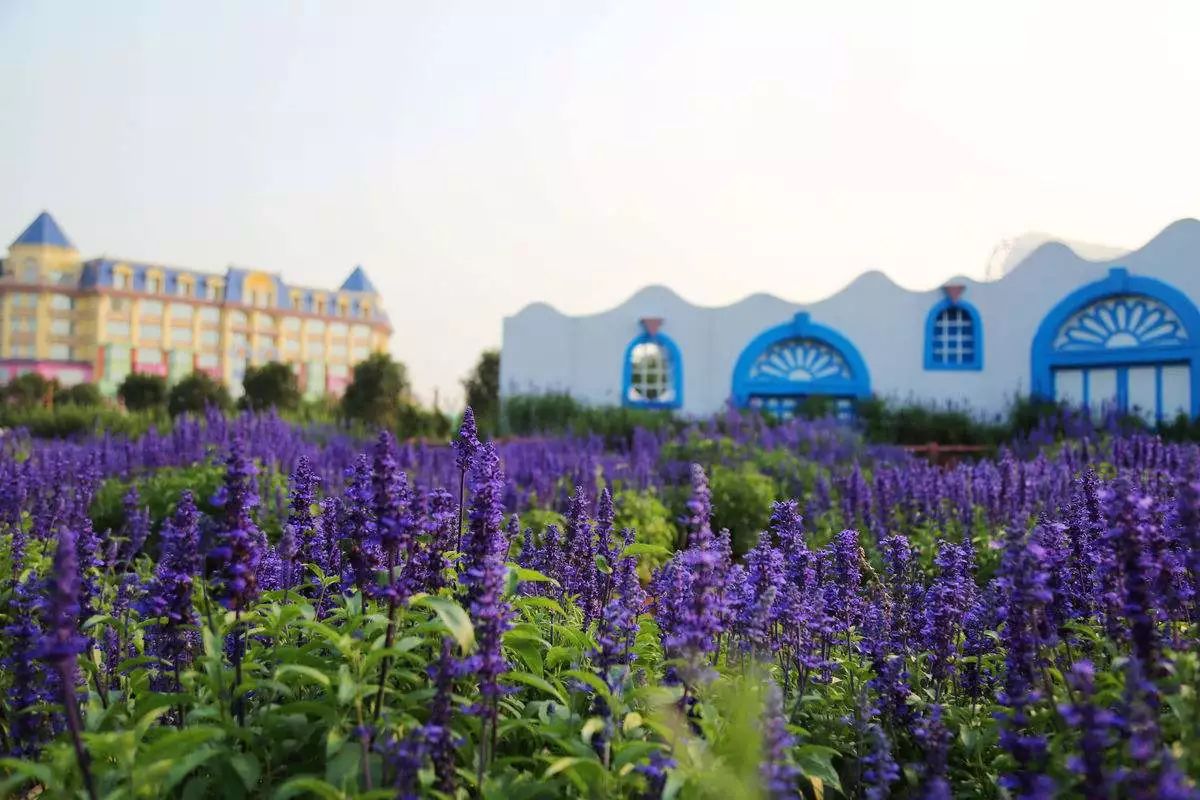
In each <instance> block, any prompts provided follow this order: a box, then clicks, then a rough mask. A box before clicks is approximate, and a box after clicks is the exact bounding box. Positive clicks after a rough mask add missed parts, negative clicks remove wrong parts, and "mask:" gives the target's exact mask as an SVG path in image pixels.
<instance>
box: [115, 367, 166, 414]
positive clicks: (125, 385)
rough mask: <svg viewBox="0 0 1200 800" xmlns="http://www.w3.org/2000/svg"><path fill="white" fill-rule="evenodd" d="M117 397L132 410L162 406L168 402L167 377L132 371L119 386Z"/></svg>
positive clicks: (146, 409) (144, 409) (145, 409)
mask: <svg viewBox="0 0 1200 800" xmlns="http://www.w3.org/2000/svg"><path fill="white" fill-rule="evenodd" d="M117 397H119V398H120V399H121V402H122V403H123V404H124V405H125V407H126V408H127V409H129V410H130V411H148V410H150V409H154V408H161V407H162V406H163V405H164V404H165V403H166V402H167V379H166V378H164V377H162V376H161V375H149V374H147V373H144V372H131V373H129V374H128V375H126V376H125V379H124V380H123V381H121V385H120V386H118V387H117Z"/></svg>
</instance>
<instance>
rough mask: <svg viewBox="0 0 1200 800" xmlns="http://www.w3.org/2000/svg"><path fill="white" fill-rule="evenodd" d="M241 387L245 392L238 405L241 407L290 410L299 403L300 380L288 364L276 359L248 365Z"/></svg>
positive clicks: (260, 409)
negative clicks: (261, 363) (254, 365)
mask: <svg viewBox="0 0 1200 800" xmlns="http://www.w3.org/2000/svg"><path fill="white" fill-rule="evenodd" d="M242 388H243V389H244V390H245V392H246V393H245V394H244V395H242V399H241V402H240V403H239V405H241V406H242V407H243V408H249V409H253V410H255V411H262V410H265V409H268V408H274V409H277V410H279V411H292V410H294V409H296V408H297V407H299V405H300V381H299V380H298V379H297V378H296V373H295V372H294V371H293V370H292V368H291V367H290V366H288V365H287V364H282V363H280V362H278V361H270V362H268V363H266V364H263V365H262V366H258V367H248V368H247V369H246V375H245V377H244V378H242Z"/></svg>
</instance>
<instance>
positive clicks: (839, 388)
mask: <svg viewBox="0 0 1200 800" xmlns="http://www.w3.org/2000/svg"><path fill="white" fill-rule="evenodd" d="M789 339H811V340H813V341H816V342H820V343H822V344H825V345H827V346H828V347H830V348H832V349H834V350H836V351H838V353H840V354H841V356H842V358H844V359H845V360H846V365H847V366H848V367H849V368H850V375H851V377H850V378H825V379H822V380H816V381H810V382H807V383H802V384H801V383H796V382H795V381H788V380H773V381H765V380H762V379H758V380H751V378H750V369H751V367H753V366H754V363H755V362H756V361H757V360H758V358H759V356H761V355H762V354H763V353H765V352H766V351H767V350H768V349H769V348H770V347H771V346H772V345H775V344H777V343H779V342H784V341H788V340H789ZM797 395H806V396H807V395H831V396H835V397H854V398H859V399H863V398H867V397H870V396H871V376H870V373H869V372H868V371H867V363H866V362H865V361H863V358H862V356H861V355H859V353H858V348H856V347H855V346H854V345H853V344H851V342H850V340H849V339H847V338H846V337H844V336H842V335H841V334H840V333H838V332H837V331H835V330H833V329H832V328H827V327H825V326H824V325H818V324H816V323H815V322H813V321H812V320H811V319H810V318H809V315H808V314H807V313H806V312H800V313H799V314H797V315H796V316H795V317H794V318H793V319H792V321H791V322H788V323H785V324H783V325H776V326H775V327H774V328H768V329H767V330H765V331H763V332H762V333H760V334H759V335H758V336H756V337H754V339H752V340H751V342H750V344H748V345H746V348H745V349H744V350H742V354H741V355H740V356H738V360H737V363H736V364H735V365H734V367H733V402H734V404H736V405H738V406H740V407H742V408H745V407H747V406H749V405H750V398H751V396H758V397H795V396H797Z"/></svg>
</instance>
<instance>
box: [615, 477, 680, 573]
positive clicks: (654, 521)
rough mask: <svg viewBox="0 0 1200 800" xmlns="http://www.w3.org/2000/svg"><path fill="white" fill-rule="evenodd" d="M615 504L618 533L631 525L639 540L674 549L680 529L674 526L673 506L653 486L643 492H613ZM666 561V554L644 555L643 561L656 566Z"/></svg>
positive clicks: (623, 490)
mask: <svg viewBox="0 0 1200 800" xmlns="http://www.w3.org/2000/svg"><path fill="white" fill-rule="evenodd" d="M613 507H614V509H615V510H616V522H615V523H614V527H615V528H616V532H615V533H616V534H619V533H620V532H621V531H622V530H624V529H625V528H632V529H633V530H634V531H635V532H636V533H637V541H639V542H644V543H646V544H656V545H659V546H661V547H665V548H667V550H671V551H673V550H674V549H675V543H676V540H677V539H678V537H679V528H678V526H676V525H675V522H674V517H673V516H672V514H671V509H669V508H667V505H666V504H665V503H664V502H663V501H662V498H660V497H659V496H658V493H657V492H655V491H654V490H653V489H648V490H646V491H641V492H639V491H635V490H633V489H622V490H620V491H618V492H617V493H616V494H614V495H613ZM666 560H667V557H666V556H661V557H656V556H644V557H643V558H642V559H641V563H642V564H644V565H648V566H657V565H658V564H661V563H662V562H664V561H666Z"/></svg>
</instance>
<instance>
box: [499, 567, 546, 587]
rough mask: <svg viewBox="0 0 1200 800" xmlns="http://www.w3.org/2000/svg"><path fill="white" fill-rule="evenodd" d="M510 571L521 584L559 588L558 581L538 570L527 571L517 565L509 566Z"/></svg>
mask: <svg viewBox="0 0 1200 800" xmlns="http://www.w3.org/2000/svg"><path fill="white" fill-rule="evenodd" d="M506 566H507V567H508V571H509V572H510V573H511V574H513V575H515V576H516V578H517V580H518V581H520V582H521V583H549V584H552V585H554V586H558V581H556V580H554V578H551V577H550V576H549V575H546V574H545V573H542V572H538V571H537V570H536V569H527V568H525V567H522V566H518V565H517V564H511V563H510V564H507V565H506Z"/></svg>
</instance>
